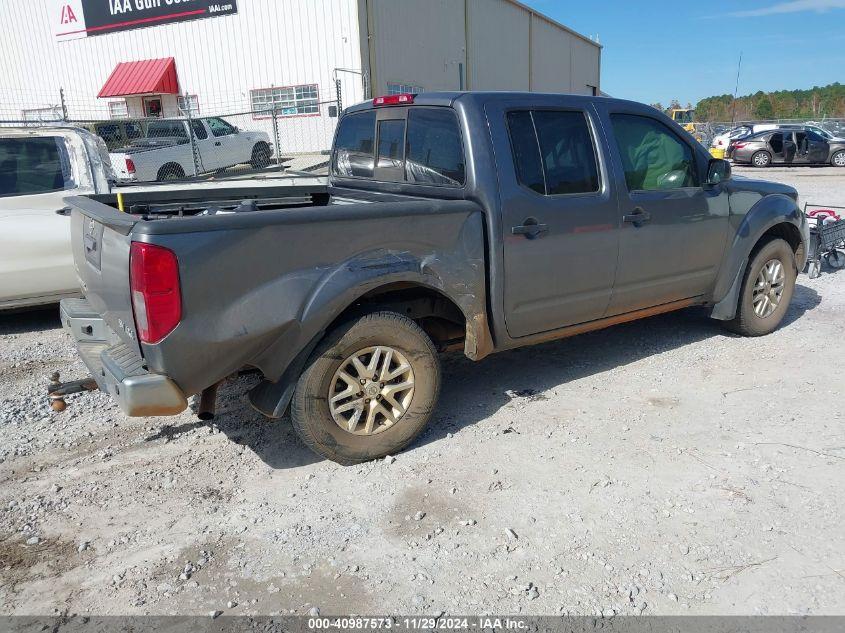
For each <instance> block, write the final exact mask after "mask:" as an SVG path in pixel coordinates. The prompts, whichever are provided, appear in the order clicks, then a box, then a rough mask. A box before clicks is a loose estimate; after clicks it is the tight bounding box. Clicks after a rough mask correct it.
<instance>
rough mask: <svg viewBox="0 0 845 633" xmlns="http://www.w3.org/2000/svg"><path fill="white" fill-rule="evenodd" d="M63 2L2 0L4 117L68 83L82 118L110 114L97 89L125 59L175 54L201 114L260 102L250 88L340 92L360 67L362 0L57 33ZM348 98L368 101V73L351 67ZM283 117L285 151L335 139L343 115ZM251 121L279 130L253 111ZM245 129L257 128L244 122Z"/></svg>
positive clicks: (253, 4)
mask: <svg viewBox="0 0 845 633" xmlns="http://www.w3.org/2000/svg"><path fill="white" fill-rule="evenodd" d="M60 7H61V3H58V2H56V1H54V0H26V2H23V1H22V0H4V1H2V2H0V23H2V24H3V38H2V39H0V118H7V119H8V118H17V117H20V116H21V111H22V110H23V109H25V108H34V107H44V106H46V105H55V104H58V103H59V96H58V95H59V88H64V90H65V93H66V97H67V105H68V109H69V114H70V116H71V117H73V118H89V117H102V118H108V106H107V101H108V100H103V99H99V100H98V99H97V98H96V95H97V92H98V91H99V89H100V88H101V87H102V85H103V83H104V82H105V81H106V79H107V78H108V76H109V74H110V73H111V71H112V70H113V69H114V67H115V65H116V64H117V63H118V62H121V61H134V60H141V59H150V58H157V57H175V58H176V68H177V72H178V75H179V82H180V89H181V90H182V91H188V92H189V93H191V94H196V95H197V96H198V99H199V106H200V114H201V115H206V114H225V113H227V112H243V111H246V110H249V109H250V90H252V89H257V88H269V87H272V86H290V85H298V84H315V83H316V84H318V86H319V99H320V101H327V100H330V99H334V98H335V90H334V83H333V79H332V70H333V69H334V68H337V67H343V68H360V67H361V46H360V40H359V32H358V8H357V7H358V3H357V0H240V1H239V2H238V13H237V15H233V16H227V17H215V18H207V19H201V20H195V21H192V22H183V23H179V24H165V25H160V26H155V27H149V28H142V29H136V30H132V31H124V32H120V33H113V34H108V35H99V36H94V37H88V38H82V39H76V40H70V41H56V39H55V38H54V37H53V31H52V21H53V20H54V19H55V15H53V14H54V13H55V12H56V11H60V10H61V8H60ZM341 78H342V80H343V82H344V83H343V92H344V101H345V103H346V104H350V103H354V102H356V101H360V100H362V99H363V92H362V89H361V80H360V78H358V77H356V76H354V75H342V76H341ZM327 107H328V105H323V106H321V108H320V115H319V116H305V115H302V116H299V117H291V118H284V119H282V127H283V136H284V138H285V139H286V141H287V142H286V143H285V147H284V149H285V151H303V150H312V149H323V148H327V147H329V145H330V144H331V137H332V133H333V130H334V126H335V122H336V119H330V118H329V117H328V116H327ZM245 120H246V121H247V122H248V126H249V127H250V129H265V130H269V126H270V123H269V122H268V121H267V120H266V119H255V120H253V117H251V116H249V117H246V118H245ZM237 124H238V125H239V126H241V127H247V124H245V123H244V122H241V121H238V122H237Z"/></svg>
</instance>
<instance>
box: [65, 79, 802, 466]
mask: <svg viewBox="0 0 845 633" xmlns="http://www.w3.org/2000/svg"><path fill="white" fill-rule="evenodd" d="M330 170H331V175H330V178H329V181H328V186H327V187H325V188H319V187H306V188H297V187H284V188H281V187H280V188H278V189H273V188H272V187H265V188H264V189H262V190H257V189H250V187H249V186H243V185H238V187H240V188H233V189H231V190H216V191H215V192H214V195H211V193H210V192H209V194H208V195H205V196H203V192H202V191H197V190H192V191H189V192H186V193H185V194H184V195H178V194H177V193H174V192H173V191H169V192H167V194H166V195H164V194H156V193H155V192H143V193H139V194H136V195H134V196H132V195H129V196H124V198H126V199H125V200H124V201H123V204H124V212H121V211H119V210H118V209H117V208H116V202H115V200H114V198H113V196H110V195H91V196H78V197H74V198H69V199H68V200H67V202H68V204H70V206H71V207H73V213H72V231H73V239H74V257H75V262H76V267H77V270H78V273H79V277H80V279H81V281H82V287H83V290H84V294H85V298H84V299H81V300H80V299H77V300H66V301H63V302H62V306H61V318H62V322H63V324H64V326H65V327H66V329H67V330H68V332H70V334H71V335H72V336H73V337H74V339H75V340H76V342H77V346H78V348H79V352H80V354H81V356H82V358H83V359H84V361H85V363H86V365H87V366H88V367H89V368H90V370H91V373H92V376H93V380H91V379H88V380H89V382H88V383H87V384H88V386H89V387H93V386H94V385H93V381H96V386H97V387H99V388H100V389H102V390H106V391H108V392H109V393H110V394H111V395H112V396H113V398H114V399H115V400H117V401H118V402H119V403H120V406H121V407H122V408H123V410H124V411H125V412H126V414H127V415H130V416H153V415H173V414H177V413H179V412H181V411H183V410H184V409H185V408H186V407H187V406H188V400H187V399H188V397H190V396H192V395H199V396H200V398H199V405H198V412H199V414H200V415H201V416H204V417H208V416H210V415H213V412H214V401H215V398H216V390H217V385H218V384H219V383H220V382H221V381H223V380H224V379H226V378H227V377H229V376H231V375H233V374H234V373H236V372H238V371H239V370H241V369H243V368H249V369H252V370H254V371H258V372H260V375H261V378H262V380H261V381H260V382H259V383H258V384H257V386H255V387H254V388H253V389H252V390H251V392H250V394H249V397H250V402H251V403H252V405H253V406H254V407H255V408H256V409H257V410H258V411H260V412H261V413H263V414H264V415H266V416H267V417H269V418H279V417H282V416H283V415H284V414H285V413H286V412H287V411H288V410H289V411H290V417H291V420H292V422H293V424H294V426H295V428H296V430H297V431H298V433H299V435H300V436H301V438H302V440H303V441H304V442H305V443H306V444H307V445H308V446H309V447H310V448H312V449H313V450H315V451H316V452H317V453H319V454H320V455H323V456H325V457H327V458H329V459H332V460H335V461H337V462H339V463H342V464H353V463H357V462H361V461H365V460H369V459H373V458H377V457H380V456H384V455H387V454H390V453H394V452H396V451H399V450H401V449H402V448H403V447H405V446H407V445H408V444H409V443H410V442H411V441H412V440H413V439H414V438H415V437H416V436H417V434H419V433H420V431H421V430H422V429H423V428H424V427H425V425H426V423H427V422H428V420H429V418H430V417H431V415H432V412H433V410H434V408H435V405H436V402H437V397H438V392H439V389H440V369H439V361H438V352H443V351H447V350H463V353H464V354H466V356H468V357H469V358H471V359H473V360H480V359H482V358H484V357H485V356H487V355H488V354H490V353H492V352H497V351H502V350H507V349H511V348H515V347H520V346H523V345H530V344H532V343H538V342H541V341H548V340H551V339H557V338H563V337H567V336H572V335H575V334H579V333H582V332H587V331H590V330H596V329H599V328H603V327H607V326H610V325H613V324H616V323H621V322H624V321H631V320H633V319H639V318H641V317H647V316H650V315H654V314H658V313H663V312H669V311H671V310H678V309H681V308H685V307H687V306H694V305H702V306H708V307H709V308H710V310H711V312H710V314H711V315H712V317H713V318H714V319H719V320H721V321H723V322H724V323H725V324H726V325H727V326H728V327H729V328H730V329H732V330H733V331H735V332H738V333H740V334H743V335H748V336H756V335H762V334H767V333H769V332H771V331H772V330H774V329H775V328H776V327H777V326H778V324H779V323H780V321H781V319H782V318H783V316H784V313H785V312H786V310H787V307H788V304H789V302H790V300H791V297H792V293H793V288H794V284H795V279H796V274H797V272H798V271H799V270H801V269H802V268H803V266H804V264H805V259H806V252H807V248H806V244H807V241H808V228H807V224H806V220H805V219H804V216H803V214H802V213H801V212H800V211H799V208H798V205H797V194H796V191H795V190H794V189H792V188H790V187H787V186H784V185H780V184H776V183H771V182H764V181H758V180H747V179H741V178H736V177H731V173H730V164H729V163H727V162H725V161H722V160H716V159H711V158H710V156H709V155H708V153H707V150H706V149H705V148H704V147H702V146H701V145H699V144H698V143H697V142H695V141H694V140H693V139H692V138H691V137H690V135H689V134H687V133H685V132H684V131H683V130H682V129H681V128H680V127H679V126H678V125H676V124H675V123H673V122H672V121H671V120H670V119H668V118H667V117H666V116H664V115H663V114H661V113H659V112H658V111H657V110H655V109H653V108H651V107H648V106H645V105H641V104H638V103H632V102H628V101H621V100H616V99H608V98H598V97H580V96H571V95H553V94H533V93H502V92H500V93H483V92H477V93H430V94H420V95H399V96H392V97H383V98H377V99H375V100H374V101H371V102H367V103H364V104H360V105H356V106H354V107H351V108H349V109H348V110H347V111H346V112H345V113H344V115H343V117H342V118H341V119H340V121H339V124H338V129H337V133H336V137H335V143H334V148H333V151H332V157H331V168H330ZM224 194H225V195H224ZM54 387H57V389H55V390H54V392H53V393H54V397H55V394H64V393H67V392H68V389H67V387H66V385H65V388H64V389H61V388H58V387H61V385H59V384H57V385H54Z"/></svg>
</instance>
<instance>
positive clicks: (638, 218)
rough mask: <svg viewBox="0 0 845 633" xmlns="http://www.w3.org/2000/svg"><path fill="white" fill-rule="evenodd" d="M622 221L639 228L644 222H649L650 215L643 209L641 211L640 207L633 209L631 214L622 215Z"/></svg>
mask: <svg viewBox="0 0 845 633" xmlns="http://www.w3.org/2000/svg"><path fill="white" fill-rule="evenodd" d="M622 221H623V222H630V223H631V224H633V225H634V226H636V227H640V226H642V225H643V224H645V223H646V222H650V221H651V213H649V212H648V211H646V210H645V209H641V208H640V207H637V208H636V209H634V212H633V213H629V214H627V215H623V216H622Z"/></svg>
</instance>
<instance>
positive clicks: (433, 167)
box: [405, 107, 466, 186]
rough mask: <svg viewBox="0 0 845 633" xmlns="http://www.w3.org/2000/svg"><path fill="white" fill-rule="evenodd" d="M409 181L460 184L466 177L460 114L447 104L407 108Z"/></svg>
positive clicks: (407, 165) (406, 161)
mask: <svg viewBox="0 0 845 633" xmlns="http://www.w3.org/2000/svg"><path fill="white" fill-rule="evenodd" d="M405 177H406V179H407V181H408V182H413V183H425V184H432V185H447V186H460V185H463V184H464V181H465V179H466V167H465V164H464V148H463V143H462V142H461V131H460V128H459V127H458V117H457V116H456V115H455V112H454V111H453V110H450V109H448V108H415V107H410V108H408V147H407V151H406V154H405Z"/></svg>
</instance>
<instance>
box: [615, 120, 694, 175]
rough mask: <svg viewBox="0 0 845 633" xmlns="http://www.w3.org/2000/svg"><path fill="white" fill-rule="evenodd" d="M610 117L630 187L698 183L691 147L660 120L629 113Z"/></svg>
mask: <svg viewBox="0 0 845 633" xmlns="http://www.w3.org/2000/svg"><path fill="white" fill-rule="evenodd" d="M610 120H611V123H612V125H613V134H614V136H615V137H616V143H617V146H618V147H619V154H620V156H621V158H622V166H623V168H624V170H625V182H626V183H627V185H628V190H629V191H655V190H667V189H680V188H683V187H697V186H699V182H698V174H697V173H696V170H695V159H694V157H693V153H692V148H691V147H690V146H689V145H687V144H686V143H685V142H683V141H682V140H681V139H680V138H678V137H677V136H676V135H675V134H674V133H673V132H672V131H671V130H670V129H669V128H668V127H666V126H665V125H664V124H663V123H661V122H660V121H657V120H656V119H652V118H650V117H647V116H639V115H632V114H613V115H611V117H610Z"/></svg>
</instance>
